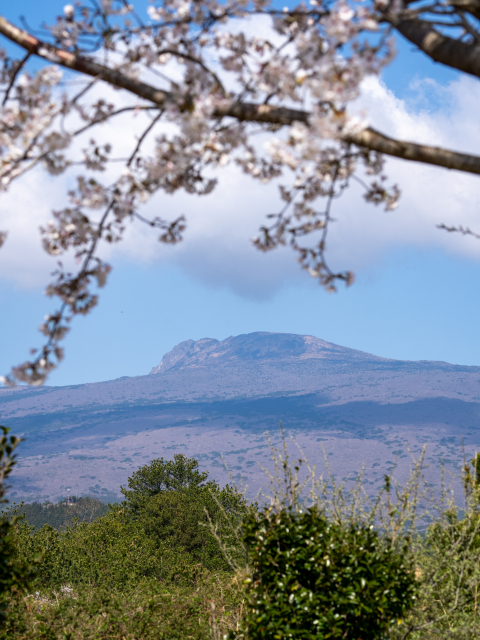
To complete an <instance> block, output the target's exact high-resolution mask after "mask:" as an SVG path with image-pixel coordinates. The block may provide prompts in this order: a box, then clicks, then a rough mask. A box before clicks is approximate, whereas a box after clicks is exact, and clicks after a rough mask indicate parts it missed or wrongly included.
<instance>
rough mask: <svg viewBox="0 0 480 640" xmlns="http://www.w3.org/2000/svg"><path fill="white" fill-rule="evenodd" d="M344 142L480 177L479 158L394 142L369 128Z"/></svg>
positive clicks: (411, 143) (399, 141) (414, 144)
mask: <svg viewBox="0 0 480 640" xmlns="http://www.w3.org/2000/svg"><path fill="white" fill-rule="evenodd" d="M345 142H352V143H353V144H355V145H357V146H358V147H366V148H367V149H371V150H372V151H378V152H379V153H384V154H385V155H387V156H394V157H395V158H402V160H410V161H413V162H423V163H425V164H433V165H436V166H437V167H444V168H445V169H456V170H457V171H464V172H466V173H474V174H476V175H480V157H479V156H472V155H469V154H468V153H459V152H457V151H450V150H448V149H443V148H442V147H430V146H427V145H424V144H417V143H416V142H407V141H405V140H395V139H394V138H389V137H388V136H386V135H384V134H383V133H380V132H379V131H375V129H372V128H370V127H369V128H368V129H364V130H363V131H360V132H359V133H352V134H349V135H348V136H347V137H346V138H345Z"/></svg>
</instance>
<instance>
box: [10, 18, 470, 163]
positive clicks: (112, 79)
mask: <svg viewBox="0 0 480 640" xmlns="http://www.w3.org/2000/svg"><path fill="white" fill-rule="evenodd" d="M407 22H408V21H405V22H403V23H402V25H405V24H407ZM410 22H412V21H410ZM415 25H416V26H418V25H421V23H415ZM397 28H398V27H397ZM422 28H424V27H422ZM428 32H429V33H432V32H433V33H434V34H436V32H435V31H434V30H432V29H429V30H428ZM0 34H2V35H4V36H5V37H6V38H8V39H9V40H11V41H12V42H15V43H16V44H18V45H20V46H21V47H23V48H24V49H25V50H26V51H28V52H30V53H32V54H34V55H37V56H39V57H41V58H44V59H45V60H48V61H50V62H54V63H56V64H59V65H61V66H63V67H66V68H68V69H73V70H74V71H78V72H79V73H83V74H86V75H89V76H93V77H95V78H99V79H102V80H104V81H105V82H108V83H109V84H110V85H112V86H114V87H117V88H119V89H125V90H126V91H129V92H130V93H132V94H134V95H136V96H138V97H139V98H143V99H144V100H147V101H149V102H153V103H154V104H156V105H158V106H159V107H165V106H167V104H169V103H170V104H176V106H177V107H178V108H179V109H180V110H183V111H187V110H188V109H190V108H191V105H190V104H189V102H188V100H185V101H184V102H183V103H182V104H179V103H178V99H177V98H176V97H175V96H174V95H173V94H172V93H170V92H168V91H163V90H161V89H157V88H156V87H153V86H151V85H149V84H147V83H145V82H141V81H140V80H135V79H134V78H130V77H128V76H127V75H125V74H124V73H123V72H122V71H120V70H118V69H112V68H110V67H107V66H105V65H102V64H99V63H97V62H95V61H94V60H91V59H90V58H87V57H84V56H81V55H78V54H75V53H71V52H68V51H64V50H63V49H57V48H56V47H54V46H53V45H50V44H48V43H45V42H42V41H41V40H38V38H35V37H34V36H32V35H30V34H29V33H27V32H26V31H23V30H22V29H19V28H17V27H15V26H14V25H12V24H11V23H10V22H8V20H6V19H5V18H4V17H2V16H1V15H0ZM404 35H405V34H404ZM437 35H438V37H439V38H441V39H442V38H444V36H441V35H440V34H437ZM405 37H407V36H405ZM412 37H413V35H412ZM445 40H449V41H451V42H452V43H454V45H455V46H457V45H458V46H462V47H466V48H467V49H469V50H471V49H472V47H470V46H469V45H465V44H464V43H462V42H458V41H456V40H452V39H451V38H445ZM420 41H421V39H420ZM412 42H413V40H412ZM415 44H416V43H415ZM425 46H426V45H425ZM452 46H453V45H452ZM473 48H474V49H475V50H476V51H477V58H476V60H475V63H476V65H477V67H478V73H477V74H474V75H478V76H479V77H480V48H479V47H473ZM426 53H427V54H428V55H430V53H429V52H428V51H426ZM452 55H453V54H452ZM458 68H460V67H458ZM213 116H214V117H216V118H224V117H231V118H235V119H237V120H240V121H244V122H263V123H268V124H277V125H289V124H292V123H293V122H303V123H305V124H307V125H308V120H309V116H310V114H309V113H308V112H307V111H302V110H299V109H289V108H287V107H276V106H272V105H268V104H260V105H259V104H253V103H249V102H231V103H228V102H227V101H225V106H222V107H217V108H216V109H215V111H214V113H213ZM344 140H345V142H347V143H352V144H355V145H357V146H358V147H363V148H367V149H371V150H372V151H378V152H379V153H383V154H385V155H389V156H394V157H396V158H402V159H403V160H409V161H414V162H423V163H425V164H430V165H436V166H438V167H444V168H446V169H456V170H458V171H463V172H467V173H474V174H476V175H480V157H479V156H473V155H469V154H465V153H458V152H456V151H450V150H448V149H443V148H441V147H431V146H427V145H420V144H417V143H415V142H407V141H402V140H395V139H393V138H389V137H388V136H385V135H383V134H382V133H380V132H378V131H375V129H372V128H368V129H364V130H363V131H360V132H359V133H351V134H348V135H347V136H346V137H345V139H344Z"/></svg>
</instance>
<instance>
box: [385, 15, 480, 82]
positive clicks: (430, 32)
mask: <svg viewBox="0 0 480 640" xmlns="http://www.w3.org/2000/svg"><path fill="white" fill-rule="evenodd" d="M392 24H393V26H394V27H395V29H397V31H399V33H401V34H402V36H404V37H405V38H407V40H410V42H412V43H413V44H414V45H416V46H417V47H418V48H419V49H421V50H422V51H423V52H424V53H426V54H427V56H429V57H430V58H431V59H432V60H434V61H435V62H440V63H442V64H444V65H446V66H448V67H453V68H454V69H458V70H459V71H463V72H465V73H468V74H470V75H472V76H475V77H476V78H480V45H478V44H469V43H467V42H462V41H461V40H456V39H455V38H450V37H449V36H445V35H443V34H441V33H439V32H438V31H437V30H436V29H433V28H432V27H431V25H430V24H429V23H428V22H426V21H423V20H403V21H401V22H398V23H396V22H394V21H393V22H392Z"/></svg>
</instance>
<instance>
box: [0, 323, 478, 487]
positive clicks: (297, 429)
mask: <svg viewBox="0 0 480 640" xmlns="http://www.w3.org/2000/svg"><path fill="white" fill-rule="evenodd" d="M0 413H1V415H2V421H3V422H4V423H6V424H9V425H10V426H11V427H12V428H13V430H14V432H15V433H21V434H23V435H24V437H25V438H26V441H25V443H24V444H23V445H22V450H21V453H22V459H21V464H20V465H19V468H18V469H17V471H16V474H15V489H14V490H15V491H16V493H17V495H18V496H19V497H20V496H21V497H25V498H29V499H33V497H35V498H41V497H52V496H54V495H56V494H61V493H62V491H64V488H65V487H66V486H72V489H73V490H76V491H77V493H82V494H84V495H85V494H86V493H90V494H93V495H102V496H103V497H104V498H108V497H110V498H111V497H112V496H115V495H117V494H118V485H119V484H120V482H125V480H126V475H128V473H129V472H130V471H133V470H134V469H135V468H136V467H137V466H138V465H139V464H141V463H145V462H146V461H147V460H149V459H151V458H152V457H158V456H160V455H164V456H165V457H169V456H171V455H173V452H174V451H175V450H177V449H178V450H179V451H180V450H182V451H185V452H186V453H189V455H190V454H191V455H197V457H199V459H201V460H202V461H203V462H202V464H204V466H205V467H209V466H212V465H213V467H214V469H215V471H216V475H217V477H218V479H221V478H220V476H222V474H224V471H223V466H222V464H220V462H219V459H221V455H227V453H226V452H229V451H230V452H231V451H236V450H237V449H238V450H242V451H243V450H245V451H247V450H250V447H248V446H246V443H247V442H250V443H252V442H253V441H255V442H256V441H257V440H258V438H260V440H258V441H259V442H263V440H262V438H263V437H264V436H263V435H262V434H263V432H264V431H265V429H266V428H268V429H270V430H272V429H273V430H278V424H279V421H280V420H283V423H284V425H285V427H286V428H287V429H288V430H289V431H291V432H294V433H295V434H296V437H300V435H301V437H302V438H304V439H305V438H306V440H305V442H308V443H311V442H317V441H318V439H319V438H320V441H321V442H322V443H327V444H328V443H331V444H332V447H333V449H332V451H331V452H329V453H332V454H334V453H335V452H338V453H339V455H340V457H341V459H342V461H343V462H342V465H341V466H342V468H343V466H346V467H348V466H349V465H350V466H351V463H352V461H351V460H350V461H349V460H348V459H347V458H348V456H347V458H345V455H344V452H345V450H346V449H345V447H346V446H347V444H346V443H347V441H348V442H350V441H351V442H352V443H356V445H355V447H356V449H355V447H354V449H355V454H356V455H355V458H356V460H357V462H358V461H359V460H360V461H361V459H362V456H364V457H365V456H367V457H368V455H367V454H368V453H369V452H370V453H372V451H373V450H374V449H375V446H377V445H378V447H380V449H382V447H383V449H385V447H386V449H385V451H384V453H385V456H386V457H387V458H390V457H391V455H390V453H389V452H390V451H393V450H394V449H391V447H390V445H388V443H389V442H390V441H391V442H393V443H394V444H392V446H394V447H396V448H397V449H395V450H398V442H397V441H398V440H399V438H400V440H402V439H403V440H405V439H406V440H408V441H409V442H410V443H412V442H415V443H416V444H415V446H417V445H418V446H420V444H421V443H422V442H424V441H428V442H429V443H430V444H431V445H432V446H431V449H432V452H436V453H435V455H436V456H437V458H439V457H441V456H443V457H445V456H447V459H448V460H450V461H451V462H452V464H456V463H457V462H458V459H459V454H460V452H461V448H460V444H459V443H460V440H461V439H462V438H464V440H465V442H466V445H467V447H469V446H470V447H474V446H476V443H477V433H480V432H479V430H478V425H479V424H480V423H479V418H480V367H465V366H458V365H451V364H448V363H445V362H430V361H419V362H409V361H399V360H391V359H387V358H381V357H378V356H374V355H371V354H368V353H364V352H361V351H356V350H354V349H348V348H346V347H341V346H338V345H335V344H332V343H329V342H325V341H324V340H320V339H319V338H315V337H313V336H299V335H293V334H276V333H264V332H259V333H252V334H247V335H240V336H235V337H230V338H227V339H226V340H222V341H218V340H213V339H209V338H205V339H203V340H198V341H193V340H186V341H185V342H182V343H180V344H179V345H177V346H176V347H175V348H174V349H172V350H171V351H170V352H169V353H167V354H166V355H164V356H163V358H162V360H161V362H160V364H159V365H158V366H155V367H154V368H153V369H152V371H151V372H150V374H148V375H145V376H137V377H132V378H129V377H126V378H119V379H117V380H111V381H108V382H102V383H95V384H84V385H74V386H68V387H42V388H39V389H31V388H18V389H1V390H0ZM192 429H193V431H194V432H195V433H194V432H193V431H192ZM302 434H303V435H302ZM167 436H168V437H167ZM154 438H155V439H154ZM165 438H167V439H165ZM252 438H253V440H252ZM392 438H393V440H392ZM452 438H453V440H452ZM167 441H168V442H167ZM394 441H395V442H397V444H395V442H394ZM228 443H231V446H233V447H234V449H231V446H230V444H228ZM232 443H235V444H232ZM335 443H337V444H335ZM373 443H376V445H375V446H373ZM154 445H155V446H154ZM255 446H257V445H255ZM262 446H263V445H262ZM308 446H310V444H309V445H308ZM328 446H330V444H329V445H328ZM352 446H353V445H352ZM372 447H373V448H372ZM317 449H318V447H317ZM380 449H379V450H380ZM383 449H382V450H383ZM125 452H127V453H128V455H126V454H125ZM228 455H230V454H228ZM232 455H233V454H232ZM262 455H263V454H262ZM382 455H383V454H382ZM134 456H136V457H134ZM359 456H360V458H359ZM381 457H382V456H380V458H381ZM238 458H243V460H240V462H238ZM100 461H102V462H100ZM235 462H236V463H237V464H235V465H234V467H235V469H236V474H237V476H238V475H242V474H243V476H246V477H251V479H253V481H254V482H255V483H256V482H259V480H258V477H257V476H258V474H257V472H256V469H257V466H255V471H254V469H253V466H254V463H255V458H250V459H247V458H246V457H245V455H244V454H238V456H237V458H236V459H235ZM372 464H373V463H372ZM376 464H377V466H378V465H379V464H383V462H382V461H381V460H380V462H378V463H376ZM39 467H40V468H39ZM99 469H101V471H99ZM40 471H41V473H40ZM82 472H83V473H82ZM219 474H220V476H219ZM222 477H223V476H222ZM94 480H95V482H92V481H94Z"/></svg>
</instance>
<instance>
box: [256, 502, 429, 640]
mask: <svg viewBox="0 0 480 640" xmlns="http://www.w3.org/2000/svg"><path fill="white" fill-rule="evenodd" d="M245 542H246V544H247V546H248V547H249V551H250V558H251V571H252V575H251V582H250V585H249V588H248V609H247V615H246V617H245V620H244V626H245V630H246V634H247V637H248V638H249V639H250V640H259V639H265V640H267V639H268V640H272V639H274V638H282V639H283V638H307V637H308V638H318V639H320V638H322V639H323V638H325V639H327V638H332V639H333V638H342V639H343V640H358V639H359V638H361V639H362V640H373V639H378V638H385V637H386V636H387V633H388V629H389V627H390V626H391V625H392V624H396V623H397V622H398V620H400V619H402V618H403V617H404V615H405V613H406V612H407V611H408V610H409V608H410V607H411V606H412V604H413V602H414V600H415V593H416V588H417V587H416V581H415V577H414V572H413V571H412V568H411V567H410V566H409V565H408V563H407V561H406V560H405V559H404V558H405V554H406V545H407V541H406V540H404V541H403V542H402V543H401V544H399V543H398V542H397V543H396V544H395V545H393V544H392V541H391V540H390V539H389V537H388V536H386V535H381V534H380V533H379V532H378V531H376V530H375V529H374V527H373V526H368V525H365V524H359V525H355V524H353V523H349V524H338V523H334V522H332V521H331V520H329V519H328V518H327V517H325V515H324V514H323V513H322V512H321V511H320V510H319V509H318V508H316V507H313V508H311V509H308V510H306V511H302V510H297V512H294V511H293V510H289V509H283V510H281V511H279V512H273V511H272V510H264V511H263V512H261V513H259V514H257V516H251V517H250V518H249V519H248V521H247V523H246V527H245Z"/></svg>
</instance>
